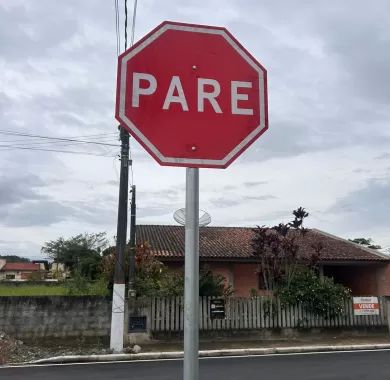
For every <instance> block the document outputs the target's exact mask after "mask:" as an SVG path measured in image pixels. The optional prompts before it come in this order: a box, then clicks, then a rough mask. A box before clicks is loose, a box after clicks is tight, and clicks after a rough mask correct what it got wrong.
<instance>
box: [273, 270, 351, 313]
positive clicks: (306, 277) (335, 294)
mask: <svg viewBox="0 0 390 380" xmlns="http://www.w3.org/2000/svg"><path fill="white" fill-rule="evenodd" d="M276 293H277V295H278V296H279V297H280V300H281V302H282V305H297V304H301V305H302V306H303V307H304V308H305V309H306V310H307V311H309V312H311V313H313V314H315V315H318V316H321V317H323V318H325V319H329V318H333V317H336V316H339V315H342V314H343V312H344V300H345V299H346V298H347V297H349V296H350V290H349V289H347V288H345V287H344V286H343V285H341V284H335V283H334V281H333V279H331V278H329V277H323V278H320V277H319V276H318V275H317V273H316V272H315V271H314V270H312V269H308V268H299V269H298V270H296V272H295V274H294V276H293V278H292V279H291V280H290V282H289V283H287V282H284V283H282V284H281V286H280V287H279V288H278V289H277V291H276Z"/></svg>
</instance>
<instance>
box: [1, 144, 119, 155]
mask: <svg viewBox="0 0 390 380" xmlns="http://www.w3.org/2000/svg"><path fill="white" fill-rule="evenodd" d="M0 148H9V149H8V150H13V149H22V150H37V151H42V152H56V153H69V154H83V155H86V156H97V157H112V155H108V154H98V153H93V152H79V151H73V150H60V149H45V148H35V147H23V146H14V145H6V144H0Z"/></svg>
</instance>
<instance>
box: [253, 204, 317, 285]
mask: <svg viewBox="0 0 390 380" xmlns="http://www.w3.org/2000/svg"><path fill="white" fill-rule="evenodd" d="M293 215H294V220H293V221H291V222H290V223H287V224H284V223H280V224H278V225H277V226H274V227H266V226H262V227H257V228H256V229H254V232H255V238H254V239H253V243H252V247H253V254H254V256H255V257H257V258H258V260H259V265H258V272H259V275H260V276H262V280H263V283H264V288H265V289H266V290H270V291H272V290H275V289H276V288H277V287H278V286H279V285H280V284H281V283H282V282H287V283H289V282H290V281H292V279H293V278H294V274H295V271H296V270H297V268H299V267H300V266H302V265H304V266H309V267H314V266H315V265H316V264H317V262H318V260H319V258H320V254H321V250H322V246H321V245H320V244H317V245H316V246H313V247H312V251H311V252H310V253H306V252H305V253H301V252H300V250H299V244H298V240H299V239H300V238H303V237H304V236H305V235H306V233H307V232H308V230H307V229H306V228H304V227H303V222H304V219H305V218H307V217H308V216H309V214H308V213H307V212H306V210H305V209H304V208H302V207H300V208H298V209H297V210H294V211H293Z"/></svg>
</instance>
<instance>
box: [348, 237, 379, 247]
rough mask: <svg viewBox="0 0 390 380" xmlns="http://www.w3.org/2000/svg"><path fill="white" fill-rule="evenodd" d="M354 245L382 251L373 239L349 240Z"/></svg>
mask: <svg viewBox="0 0 390 380" xmlns="http://www.w3.org/2000/svg"><path fill="white" fill-rule="evenodd" d="M349 241H351V242H352V243H355V244H360V245H363V246H365V247H366V248H371V249H382V247H381V246H380V245H378V244H375V243H374V242H373V241H372V239H371V238H368V239H366V238H355V239H349Z"/></svg>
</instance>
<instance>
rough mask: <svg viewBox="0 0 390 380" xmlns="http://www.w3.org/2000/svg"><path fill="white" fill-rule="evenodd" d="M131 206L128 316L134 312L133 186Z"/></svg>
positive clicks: (134, 205)
mask: <svg viewBox="0 0 390 380" xmlns="http://www.w3.org/2000/svg"><path fill="white" fill-rule="evenodd" d="M130 192H131V206H130V255H129V291H128V292H129V294H128V295H129V304H130V315H131V314H132V313H133V312H134V309H133V301H134V297H135V289H134V279H135V234H136V212H137V211H136V202H135V199H136V190H135V185H133V186H131V190H130Z"/></svg>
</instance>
